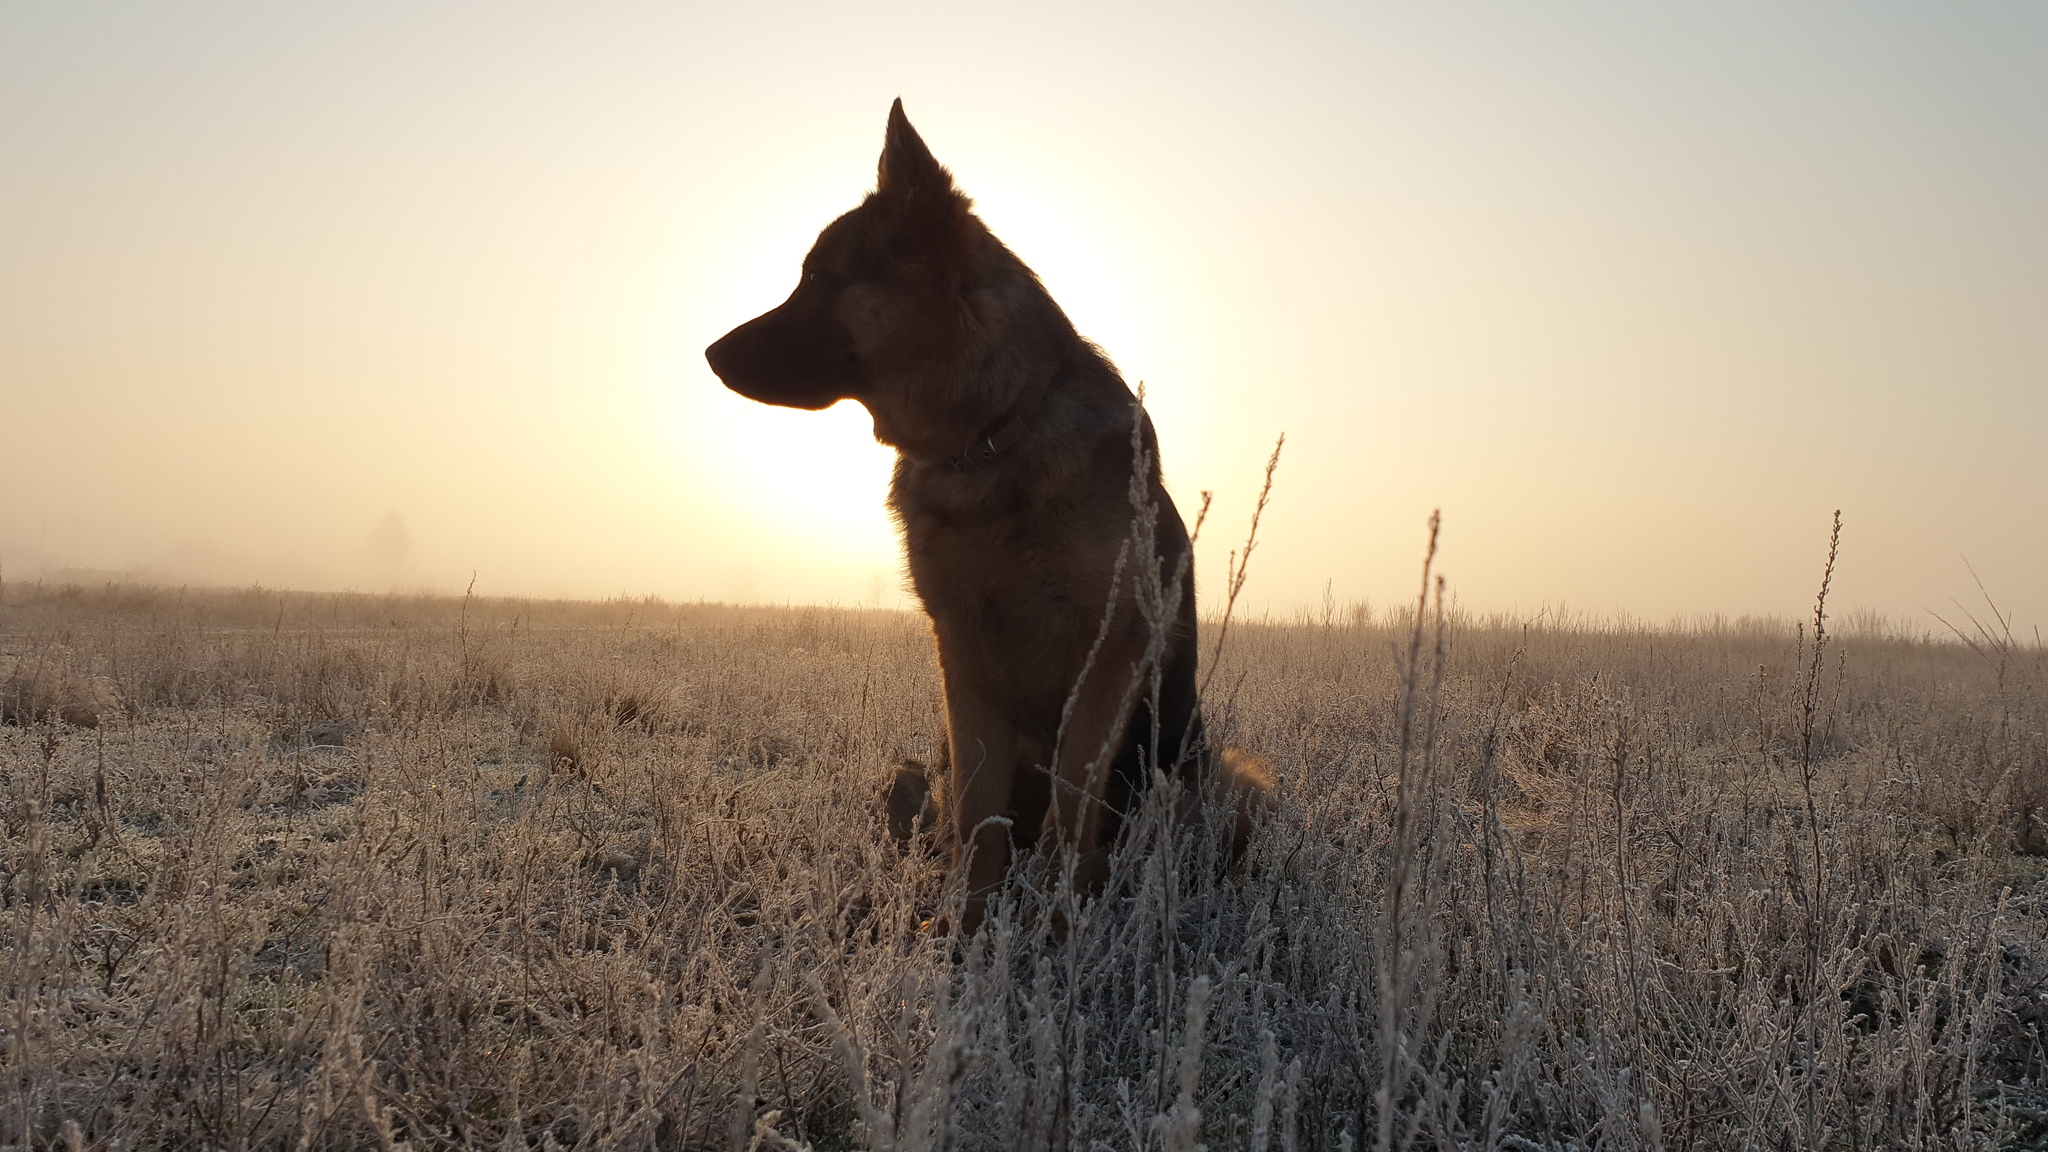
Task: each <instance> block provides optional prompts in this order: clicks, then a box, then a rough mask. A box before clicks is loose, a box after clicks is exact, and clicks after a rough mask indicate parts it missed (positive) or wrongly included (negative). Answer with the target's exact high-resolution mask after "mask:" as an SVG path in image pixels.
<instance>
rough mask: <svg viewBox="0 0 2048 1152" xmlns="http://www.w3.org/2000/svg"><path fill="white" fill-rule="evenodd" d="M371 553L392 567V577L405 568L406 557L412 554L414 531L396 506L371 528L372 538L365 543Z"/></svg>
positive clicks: (385, 564)
mask: <svg viewBox="0 0 2048 1152" xmlns="http://www.w3.org/2000/svg"><path fill="white" fill-rule="evenodd" d="M364 547H365V548H367V549H369V552H370V555H372V556H375V557H376V558H377V560H378V561H379V562H380V563H382V564H383V565H384V566H385V567H387V568H389V569H391V577H392V579H394V580H395V579H397V578H398V574H399V573H400V572H402V571H403V570H404V569H405V561H406V558H407V557H409V556H411V555H412V532H411V530H409V529H407V528H406V526H405V518H404V517H402V516H400V515H399V514H398V509H396V508H394V509H392V510H391V511H389V512H386V513H385V514H384V519H382V520H379V521H378V522H377V526H376V527H375V528H373V529H371V530H370V538H369V540H367V541H366V542H365V543H364Z"/></svg>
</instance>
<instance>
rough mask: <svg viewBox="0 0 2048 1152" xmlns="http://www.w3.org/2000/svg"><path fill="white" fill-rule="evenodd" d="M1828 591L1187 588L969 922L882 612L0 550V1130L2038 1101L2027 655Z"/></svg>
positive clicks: (209, 1136) (582, 1132)
mask: <svg viewBox="0 0 2048 1152" xmlns="http://www.w3.org/2000/svg"><path fill="white" fill-rule="evenodd" d="M1418 615H1420V617H1421V619H1420V621H1419V622H1418V620H1417V616H1418ZM1418 623H1419V626H1418ZM1857 623H1858V626H1857V627H1846V628H1844V629H1843V630H1842V633H1841V634H1840V635H1829V636H1828V638H1827V640H1826V643H1825V644H1824V645H1816V643H1815V637H1814V635H1813V622H1812V619H1811V618H1810V617H1809V618H1808V619H1807V620H1806V621H1805V622H1804V623H1803V624H1795V623H1793V622H1791V621H1789V620H1787V621H1739V622H1727V621H1705V622H1699V623H1697V624H1694V625H1688V626H1672V627H1666V628H1661V629H1652V628H1639V627H1634V626H1625V625H1615V624H1603V623H1600V622H1597V621H1582V620H1581V621H1573V620H1556V619H1544V620H1539V621H1535V622H1531V623H1527V624H1524V623H1523V622H1514V621H1503V620H1498V619H1477V618H1472V617H1469V616H1466V615H1463V614H1459V613H1456V612H1449V613H1443V614H1441V615H1440V614H1439V613H1438V612H1437V611H1436V609H1435V608H1434V607H1432V608H1431V609H1429V610H1426V611H1424V612H1421V613H1419V614H1418V613H1417V612H1416V611H1415V610H1414V609H1413V608H1412V607H1411V608H1410V609H1409V610H1407V611H1405V612H1393V613H1384V612H1383V613H1379V614H1374V613H1372V612H1368V611H1365V610H1362V609H1361V610H1354V611H1349V612H1345V611H1340V610H1332V611H1328V612H1326V613H1323V614H1321V615H1319V616H1317V617H1315V618H1302V619H1295V620H1290V621H1284V622H1283V621H1264V622H1251V623H1239V624H1233V625H1232V626H1231V628H1230V632H1229V635H1228V636H1227V638H1226V639H1225V640H1224V642H1223V645H1222V648H1221V652H1222V655H1221V659H1220V662H1219V663H1218V664H1217V668H1216V671H1215V674H1214V677H1213V679H1212V681H1211V682H1210V685H1209V689H1208V694H1209V697H1210V705H1209V706H1210V710H1211V714H1212V718H1213V719H1214V720H1215V721H1216V722H1217V725H1218V728H1219V730H1220V731H1221V732H1222V734H1223V738H1224V739H1226V740H1228V741H1230V742H1233V743H1239V744H1243V745H1247V746H1250V747H1253V748H1257V749H1260V750H1263V751H1264V752H1266V753H1267V754H1268V755H1269V756H1270V757H1271V758H1272V760H1273V762H1274V764H1275V766H1276V769H1277V772H1278V775H1279V791H1278V804H1277V808H1276V810H1275V811H1274V813H1273V814H1272V816H1271V818H1270V820H1269V821H1268V822H1267V823H1266V824H1265V825H1264V826H1263V827H1262V828H1261V830H1260V831H1259V833H1258V834H1257V836H1256V838H1255V842H1254V844H1253V847H1252V850H1251V852H1250V854H1249V856H1248V857H1247V858H1246V859H1245V860H1244V861H1243V862H1242V863H1241V865H1240V866H1239V867H1238V868H1237V869H1236V870H1235V871H1233V872H1230V873H1227V874H1225V873H1222V872H1220V871H1219V869H1217V868H1216V867H1215V866H1214V860H1213V857H1214V851H1215V849H1214V845H1212V844H1207V843H1203V842H1199V841H1197V840H1195V839H1193V838H1191V837H1180V836H1177V835H1176V834H1175V833H1174V831H1173V830H1174V829H1175V828H1177V827H1187V826H1188V825H1186V824H1176V823H1175V822H1174V821H1173V820H1172V819H1171V817H1170V813H1168V812H1166V811H1165V809H1166V808H1167V807H1168V806H1169V802H1170V801H1171V802H1177V803H1187V802H1191V801H1188V800H1185V799H1182V800H1179V801H1173V799H1172V798H1171V797H1168V796H1165V795H1164V794H1162V795H1161V796H1159V797H1157V798H1156V799H1155V802H1154V805H1153V807H1152V808H1151V809H1148V811H1147V813H1145V814H1144V816H1143V817H1142V818H1141V819H1139V820H1137V821H1136V822H1135V824H1134V828H1133V830H1132V832H1131V834H1130V836H1129V837H1128V838H1127V840H1126V842H1125V845H1124V848H1123V850H1122V857H1121V862H1120V864H1119V867H1118V871H1117V878H1116V880H1115V882H1114V883H1113V885H1112V888H1111V890H1110V891H1108V892H1106V893H1104V894H1103V895H1102V896H1100V897H1099V898H1097V899H1095V900H1094V901H1093V902H1086V901H1084V900H1082V899H1081V898H1080V897H1078V896H1076V894H1074V893H1073V892H1072V891H1070V890H1069V889H1068V888H1066V886H1064V885H1063V883H1062V880H1061V870H1060V861H1058V860H1056V859H1054V860H1040V861H1035V862H1033V863H1032V864H1031V866H1029V867H1026V868H1024V869H1022V870H1021V871H1020V875H1019V876H1018V877H1017V878H1016V882H1015V884H1014V885H1013V888H1012V890H1011V891H1010V892H1009V893H1008V894H1007V895H1006V897H1005V898H1004V899H1003V900H1002V901H1001V902H1000V904H999V906H998V910H997V912H996V913H995V914H994V916H993V917H992V920H991V922H990V923H989V924H988V925H987V926H986V927H985V929H984V931H983V932H982V933H981V934H980V935H978V936H977V937H975V938H973V939H970V940H956V939H953V938H951V937H950V936H948V935H946V934H945V933H944V932H943V931H940V930H934V927H933V925H932V922H933V921H934V918H935V917H936V918H939V922H940V923H943V912H944V909H945V907H946V906H947V902H948V901H949V900H950V899H952V898H954V896H956V895H957V893H953V892H951V891H950V890H949V889H948V887H947V884H946V877H945V870H944V868H943V866H942V864H941V862H940V861H938V860H936V859H935V858H934V857H933V856H932V855H931V854H930V852H929V851H927V850H925V849H923V848H917V849H914V850H912V851H911V852H909V853H908V854H905V853H903V852H900V851H899V850H898V849H897V848H896V846H895V845H894V843H893V842H892V841H891V840H890V839H889V837H888V835H887V832H886V829H885V827H884V823H883V820H882V818H881V815H880V813H879V812H878V810H877V805H876V798H877V795H878V793H879V790H880V788H881V785H882V782H883V781H884V779H885V778H886V776H887V774H888V772H889V771H890V770H892V769H893V767H894V765H895V764H896V763H897V762H898V761H900V760H901V759H902V758H905V757H917V758H926V757H929V756H930V754H931V752H932V745H933V741H934V738H935V737H936V736H937V734H938V731H939V710H938V704H937V691H936V682H935V675H934V665H933V657H932V653H931V646H930V641H929V638H928V633H927V631H926V629H925V627H924V624H923V621H922V620H921V619H920V618H918V617H915V616H909V615H903V614H897V613H886V612H872V611H856V610H845V611H839V610H824V609H758V608H732V607H720V606H703V605H699V606H692V605H673V604H663V603H660V602H654V601H648V602H638V601H619V602H608V603H601V604H598V603H563V602H523V601H501V600H471V599H435V598H423V597H384V596H373V595H339V596H329V595H310V594H295V593H278V592H271V591H263V590H247V591H233V592H226V591H206V592H202V591H179V590H175V589H154V588H146V587H132V586H109V587H104V588H94V589H80V588H75V587H70V588H55V587H42V586H23V585H21V584H19V583H14V584H9V585H7V586H6V587H5V588H4V589H0V720H4V723H0V835H4V857H0V900H4V902H5V909H4V931H5V933H6V935H5V957H4V960H0V989H4V1003H0V1032H4V1037H5V1044H4V1051H0V1072H4V1082H0V1093H4V1104H0V1144H6V1145H11V1146H15V1147H21V1146H32V1147H38V1148H40V1147H67V1148H80V1147H92V1148H114V1147H119V1148H124V1149H135V1148H141V1147H151V1146H164V1145H175V1146H179V1147H187V1148H195V1149H197V1148H221V1149H236V1148H274V1147H308V1148H362V1147H373V1146H376V1147H385V1148H397V1147H401V1146H406V1147H413V1148H425V1147H449V1146H465V1147H469V1146H474V1147H488V1148H540V1149H546V1148H569V1147H577V1148H657V1149H666V1148H717V1149H750V1148H760V1149H782V1148H792V1147H802V1146H810V1147H815V1148H820V1149H824V1148H844V1147H867V1148H901V1149H921V1148H928V1147H959V1148H993V1149H1013V1148H1016V1149H1028V1148H1068V1149H1090V1148H1098V1147H1099V1148H1113V1149H1140V1148H1147V1149H1152V1148H1156V1149H1170V1150H1177V1149H1192V1148H1195V1147H1197V1146H1199V1145H1206V1146H1207V1147H1209V1148H1214V1149H1237V1148H1247V1149H1255V1150H1260V1152H1264V1150H1269V1149H1286V1150H1289V1152H1293V1150H1295V1149H1308V1148H1316V1149H1322V1148H1332V1149H1334V1148H1358V1149H1365V1148H1377V1147H1430V1148H1434V1147H1446V1148H1448V1147H1459V1148H1474V1149H1536V1148H1546V1149H1550V1148H1555V1149H1565V1148H1586V1149H1591V1148H1604V1149H1638V1148H1641V1149H1721V1148H1731V1149H1732V1148H1760V1149H1761V1148H1843V1149H1852V1148H1855V1149H1860V1148H1957V1149H1963V1148H1993V1147H2038V1146H2040V1145H2041V1144H2042V1143H2043V1142H2044V1141H2048V1086H2044V1084H2043V1078H2044V1076H2048V823H2044V815H2048V813H2044V806H2048V737H2044V731H2043V730H2044V724H2048V655H2044V652H2043V649H2042V648H2041V647H2040V645H2039V644H2038V642H2037V641H2034V640H2032V639H2031V638H2030V639H2029V640H2027V641H2025V642H2015V641H2013V640H2012V639H2011V638H2009V637H2007V636H2005V635H2004V634H2003V632H2002V630H2001V629H1999V628H1998V627H1997V625H1996V623H1995V621H1993V622H1992V624H1991V627H1989V628H1976V629H1969V636H1968V642H1967V643H1966V642H1964V641H1963V640H1962V639H1960V638H1958V637H1955V636H1950V637H1948V638H1947V639H1946V640H1943V639H1937V638H1932V637H1929V636H1924V635H1911V636H1909V635H1905V634H1903V633H1901V632H1899V631H1898V630H1896V629H1892V628H1888V627H1887V626H1885V625H1884V624H1883V622H1882V621H1875V620H1863V621H1860V622H1857ZM1829 627H1830V629H1831V630H1832V629H1833V623H1832V622H1830V625H1829ZM1967 628H1969V626H1968V625H1966V629H1967ZM1211 639H1212V640H1213V637H1211ZM1207 651H1208V648H1207V646H1206V642H1205V648H1204V652H1205V656H1206V654H1207Z"/></svg>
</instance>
